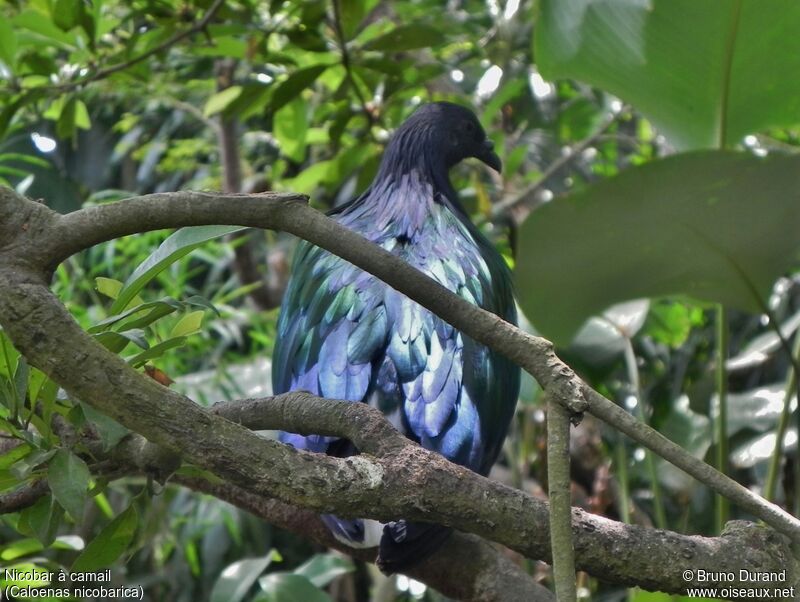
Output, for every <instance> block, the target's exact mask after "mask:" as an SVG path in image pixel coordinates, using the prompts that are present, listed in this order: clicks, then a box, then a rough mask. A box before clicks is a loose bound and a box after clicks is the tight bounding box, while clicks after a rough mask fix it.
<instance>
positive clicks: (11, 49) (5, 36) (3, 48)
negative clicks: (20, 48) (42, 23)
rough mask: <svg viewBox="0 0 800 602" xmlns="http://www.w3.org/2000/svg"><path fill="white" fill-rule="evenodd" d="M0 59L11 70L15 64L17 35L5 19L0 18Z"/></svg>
mask: <svg viewBox="0 0 800 602" xmlns="http://www.w3.org/2000/svg"><path fill="white" fill-rule="evenodd" d="M0 61H2V62H3V63H5V65H6V67H8V68H9V70H11V71H13V70H14V69H15V68H16V65H17V35H16V34H15V33H14V30H13V29H12V28H11V24H10V23H9V22H8V20H7V19H0Z"/></svg>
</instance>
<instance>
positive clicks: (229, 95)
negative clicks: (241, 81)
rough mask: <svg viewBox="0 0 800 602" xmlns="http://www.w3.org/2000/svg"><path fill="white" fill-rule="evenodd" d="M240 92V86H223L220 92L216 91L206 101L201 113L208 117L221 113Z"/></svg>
mask: <svg viewBox="0 0 800 602" xmlns="http://www.w3.org/2000/svg"><path fill="white" fill-rule="evenodd" d="M241 93H242V87H241V86H231V87H230V88H225V89H224V90H222V91H221V92H217V93H216V94H214V95H213V96H211V97H210V98H209V99H208V100H207V101H206V106H205V107H204V108H203V115H205V116H206V117H210V116H212V115H216V114H217V113H221V112H222V111H224V110H225V109H226V107H227V106H228V105H229V104H231V103H232V102H233V101H234V100H236V99H237V98H239V95H240V94H241Z"/></svg>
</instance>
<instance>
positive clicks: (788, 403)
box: [764, 334, 800, 502]
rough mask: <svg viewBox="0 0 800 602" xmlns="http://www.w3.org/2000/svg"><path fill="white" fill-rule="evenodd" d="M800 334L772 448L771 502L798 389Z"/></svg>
mask: <svg viewBox="0 0 800 602" xmlns="http://www.w3.org/2000/svg"><path fill="white" fill-rule="evenodd" d="M798 356H800V334H797V335H795V337H794V345H793V346H792V358H793V359H794V361H791V358H790V365H789V374H788V375H787V378H786V388H785V389H784V393H783V410H782V411H781V416H780V419H779V420H778V426H777V427H775V449H773V450H772V457H771V458H770V461H769V470H768V472H767V481H766V484H765V485H764V497H765V498H766V499H768V500H769V501H770V502H772V501H774V499H775V491H776V490H777V488H778V487H777V486H778V472H779V471H780V466H781V459H782V458H783V440H784V439H785V438H786V430H787V429H788V428H789V418H790V416H791V413H792V412H791V408H792V398H793V397H794V395H795V392H796V390H797V369H796V366H797V362H798V361H800V357H798Z"/></svg>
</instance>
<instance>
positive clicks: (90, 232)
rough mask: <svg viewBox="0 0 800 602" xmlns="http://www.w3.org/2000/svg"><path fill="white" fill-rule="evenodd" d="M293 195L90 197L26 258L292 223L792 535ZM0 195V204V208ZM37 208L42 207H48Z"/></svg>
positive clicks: (714, 476)
mask: <svg viewBox="0 0 800 602" xmlns="http://www.w3.org/2000/svg"><path fill="white" fill-rule="evenodd" d="M5 197H6V200H5V203H3V205H14V204H15V203H16V204H17V205H19V204H20V203H23V204H24V201H22V199H19V198H18V197H16V195H15V194H14V193H13V192H12V191H10V190H9V191H8V194H6V195H5ZM300 198H301V197H300V196H298V195H293V194H275V193H264V194H259V195H219V194H218V195H212V194H207V193H200V192H175V193H161V194H152V195H147V196H144V197H138V198H135V199H130V200H127V201H120V202H118V203H112V204H108V205H102V206H99V207H90V208H87V209H83V210H80V211H76V212H74V213H70V214H68V215H65V216H62V217H55V216H54V215H50V216H46V217H45V216H42V217H41V218H40V219H41V220H43V221H47V222H48V223H50V226H49V227H50V228H51V230H50V237H49V238H48V239H47V240H46V241H41V240H40V241H39V242H38V245H37V246H35V248H31V249H29V250H28V253H35V254H36V257H30V258H29V260H30V261H33V260H36V261H41V262H42V263H41V264H40V265H49V266H51V267H52V266H53V265H55V264H57V263H58V262H60V261H62V260H63V259H65V258H66V257H68V256H69V255H71V254H73V253H75V252H77V251H79V250H80V249H83V248H85V247H87V246H91V245H93V244H97V243H99V242H103V241H105V240H109V239H111V238H116V237H119V236H124V235H126V234H133V233H136V232H142V231H145V230H152V229H157V228H169V227H178V226H186V225H205V224H220V223H222V224H232V225H244V226H253V227H262V228H271V229H278V230H284V231H286V232H290V233H292V234H295V235H296V236H299V237H301V238H305V239H306V240H308V241H310V242H312V243H314V244H316V245H318V246H321V247H323V248H325V249H327V250H329V251H331V252H332V253H334V254H336V255H339V256H340V257H343V258H345V259H347V260H348V261H350V262H351V263H353V264H354V265H357V266H358V267H360V268H362V269H364V270H366V271H368V272H370V273H372V274H374V275H376V276H377V277H378V278H380V279H381V280H383V281H384V282H386V283H388V284H389V285H390V286H392V287H394V288H395V289H397V290H398V291H400V292H402V293H404V294H405V295H407V296H408V297H410V298H411V299H413V300H415V301H417V302H418V303H419V304H420V305H422V306H424V307H426V308H427V309H429V310H431V311H432V312H433V313H435V314H436V315H438V316H440V317H441V318H443V319H445V320H447V322H449V323H450V324H452V325H453V326H455V327H456V328H458V329H459V330H461V331H462V332H464V333H465V334H467V335H469V336H470V337H472V338H473V339H475V340H477V341H480V342H481V343H484V344H485V345H487V346H489V347H491V348H493V349H495V350H497V351H499V352H501V353H503V354H504V355H505V356H506V357H508V358H509V359H510V360H512V361H513V362H515V363H516V364H518V365H519V366H521V367H522V368H523V369H525V370H526V371H527V372H528V373H530V374H531V375H532V376H533V377H534V378H535V379H536V380H537V381H538V382H539V384H540V385H541V386H542V387H543V388H544V389H545V390H547V391H548V392H549V393H550V394H552V395H553V397H554V399H556V400H557V401H558V402H559V403H561V404H564V405H566V406H567V408H568V409H569V410H570V411H572V412H576V413H577V412H581V411H585V410H588V411H589V412H591V413H592V414H594V415H596V416H597V417H599V418H601V419H602V420H604V421H606V422H608V423H609V424H610V425H611V426H613V427H614V428H617V429H618V430H621V431H622V432H623V433H625V434H626V435H628V436H629V437H631V438H632V439H634V440H635V441H637V442H638V443H641V444H642V445H644V446H645V447H647V448H648V449H650V450H652V451H654V452H656V453H657V454H659V455H660V456H661V457H663V458H665V459H667V460H669V461H670V462H671V463H672V464H674V465H675V466H677V467H678V468H680V469H682V470H683V471H685V472H686V473H688V474H689V475H691V476H693V477H695V478H696V479H698V480H700V481H702V482H703V483H705V484H706V485H708V486H709V487H711V488H712V489H714V490H715V491H717V492H718V493H720V494H722V495H724V496H725V497H727V498H728V499H729V500H731V501H732V502H734V503H735V504H737V505H739V506H740V507H741V508H742V509H743V510H746V511H747V512H750V513H751V514H753V515H754V516H757V517H758V518H760V519H761V520H763V521H764V522H766V523H767V524H769V525H771V526H772V527H774V528H775V529H777V530H778V531H780V532H782V533H784V534H786V535H787V536H789V537H790V538H792V540H793V541H794V542H797V543H800V521H798V520H797V519H796V518H795V517H793V516H792V515H790V514H789V513H788V512H786V511H784V510H783V509H781V508H779V507H778V506H776V505H774V504H771V503H769V502H767V501H766V500H764V499H763V498H761V497H759V496H758V495H756V494H755V493H753V492H752V491H750V490H748V489H747V488H745V487H743V486H742V485H740V484H739V483H737V482H736V481H734V480H733V479H731V478H730V477H727V476H726V475H723V474H721V473H719V472H718V471H716V470H715V469H714V468H712V467H711V466H709V465H708V464H706V463H705V462H703V461H702V460H700V459H698V458H695V457H694V456H692V455H691V454H689V453H687V452H686V451H685V450H684V449H682V448H681V447H680V446H678V445H676V444H675V443H673V442H672V441H670V440H669V439H667V438H666V437H664V436H663V435H661V434H660V433H658V432H657V431H655V430H654V429H652V428H650V427H649V426H648V425H646V424H644V423H642V422H639V421H638V420H636V419H635V418H633V417H632V416H631V415H630V414H628V413H627V412H625V411H624V410H623V409H622V408H620V407H619V406H617V405H616V404H615V403H614V402H612V401H611V400H609V399H607V398H605V397H603V396H602V395H600V394H599V393H597V392H596V391H594V390H592V388H591V387H589V386H588V385H587V384H586V383H584V382H583V381H582V380H581V379H580V378H578V377H577V375H576V374H575V373H574V372H573V371H572V369H571V368H570V367H569V366H567V365H566V364H565V363H564V362H562V361H561V360H560V359H559V358H558V356H556V354H555V352H554V349H553V344H552V343H551V342H550V341H547V340H546V339H543V338H541V337H537V336H533V335H530V334H528V333H526V332H523V331H522V330H520V329H519V328H516V327H515V326H513V325H511V324H509V323H508V322H506V321H504V320H503V319H501V318H500V317H498V316H496V315H494V314H492V313H490V312H487V311H485V310H483V309H481V308H479V307H477V306H475V305H472V304H471V303H468V302H467V301H465V300H464V299H461V298H460V297H459V296H458V295H456V294H455V293H453V292H451V291H449V290H448V289H446V288H445V287H443V286H442V285H440V284H439V283H437V282H435V281H434V280H433V279H431V278H429V277H427V276H426V275H424V274H422V273H421V272H419V271H418V270H416V269H414V268H413V267H412V266H410V265H409V264H407V263H406V262H404V261H403V260H402V259H400V258H398V257H395V256H394V255H392V254H391V253H389V252H388V251H386V250H384V249H381V248H379V247H377V246H375V245H372V244H370V243H369V242H367V241H366V240H364V238H362V237H361V236H359V235H358V234H356V233H355V232H352V231H350V230H348V229H347V228H344V227H342V226H341V225H339V224H337V223H336V222H334V221H333V220H331V219H330V218H328V217H326V216H325V215H323V214H321V213H319V212H318V211H315V210H314V209H311V208H310V207H308V206H307V205H305V204H303V203H299V202H297V200H299V199H300ZM12 199H16V200H12ZM2 200H3V199H0V202H2ZM3 205H0V218H2V215H3ZM19 208H20V210H22V207H19ZM39 211H46V208H42V209H40V210H39ZM0 240H2V237H0Z"/></svg>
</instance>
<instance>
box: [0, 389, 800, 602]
mask: <svg viewBox="0 0 800 602" xmlns="http://www.w3.org/2000/svg"><path fill="white" fill-rule="evenodd" d="M161 390H162V391H166V392H169V393H172V392H171V391H169V390H168V389H163V388H162V389H161ZM159 403H164V401H161V402H159ZM212 411H213V414H215V415H216V416H217V417H223V418H225V419H229V420H231V421H235V422H240V423H241V424H242V425H244V426H247V427H249V428H252V429H280V430H295V431H299V432H301V433H312V432H313V433H322V434H329V435H334V436H341V437H352V438H353V440H354V442H357V444H359V445H361V446H363V447H365V448H368V449H369V452H368V454H367V455H364V456H359V459H360V460H362V461H363V463H362V466H364V467H369V468H368V469H367V470H366V472H367V473H372V474H375V473H378V472H380V471H384V472H385V473H386V476H385V480H389V479H392V478H400V476H399V475H405V476H404V477H403V480H404V481H406V484H405V485H404V484H402V483H400V484H399V485H400V489H403V488H413V489H412V491H411V495H409V492H406V494H405V495H406V498H407V499H406V500H404V501H402V502H401V504H406V508H407V510H406V512H405V513H403V512H402V511H400V510H392V511H390V512H395V514H393V516H395V517H397V516H401V515H402V516H412V515H413V516H418V517H425V518H426V519H427V520H437V521H438V522H446V520H450V521H451V522H448V523H447V524H453V525H454V526H458V525H456V524H455V522H453V518H454V517H456V519H457V521H458V522H459V524H460V527H459V528H467V529H469V530H471V531H473V532H475V533H478V534H481V535H484V536H486V535H487V534H490V535H489V537H490V538H491V539H494V540H495V541H499V542H501V543H503V544H505V545H506V546H508V547H510V548H512V549H514V550H516V551H518V552H520V553H522V554H524V555H526V556H528V557H530V558H536V559H543V560H546V561H547V560H549V559H550V557H551V555H550V541H549V527H548V521H549V516H550V512H549V507H548V504H547V503H546V502H543V501H541V500H538V499H536V498H533V497H531V496H528V495H526V494H524V493H522V492H520V491H518V490H515V489H511V488H509V487H506V486H504V485H502V484H500V483H496V482H494V481H490V480H488V479H485V478H483V477H480V476H478V475H477V474H475V473H473V472H471V471H468V470H466V469H463V468H461V467H458V466H456V465H453V464H451V463H449V462H447V461H445V460H443V458H442V457H441V456H438V455H437V454H434V453H432V452H429V451H427V450H424V449H422V448H421V447H419V446H418V445H417V444H415V443H413V442H412V441H410V440H409V439H406V438H405V437H403V436H402V435H400V434H399V433H398V432H397V431H396V430H394V428H393V427H392V426H391V425H390V424H389V423H388V422H387V421H386V419H385V417H384V416H383V415H382V414H381V413H380V412H378V411H377V410H375V409H374V408H371V407H370V406H368V405H365V404H353V403H350V402H347V401H339V400H331V399H325V398H320V397H315V396H313V395H310V394H309V393H306V392H292V393H285V394H282V395H277V396H274V397H269V398H263V399H243V400H237V401H231V402H221V403H218V404H216V405H215V406H214V407H213V409H212ZM190 427H191V425H190V424H187V428H189V429H190ZM190 430H191V429H190ZM384 436H385V437H386V442H384V441H383V440H382V438H383V437H384ZM375 438H377V441H375V440H374V439H375ZM262 441H263V440H262ZM265 443H269V442H265ZM199 444H200V445H202V444H203V442H202V441H200V442H199ZM233 445H238V443H235V442H234V443H233ZM277 447H278V449H281V450H283V451H285V452H286V453H290V452H294V454H295V455H296V454H297V453H298V452H295V451H294V450H292V449H291V448H288V447H286V446H277ZM417 454H419V456H417ZM299 455H300V458H301V460H300V461H299V462H298V465H295V466H294V468H293V469H292V470H295V471H298V472H304V471H306V472H307V471H309V470H313V464H314V463H316V462H324V461H326V460H330V461H333V462H334V463H342V462H343V460H339V459H333V458H327V457H326V456H323V455H316V454H308V453H300V454H299ZM110 457H111V458H114V459H117V461H118V470H117V473H118V474H117V475H116V476H123V474H125V473H124V471H127V472H128V473H131V471H133V473H134V474H141V473H143V472H144V473H147V474H152V473H153V472H156V473H158V474H164V473H166V472H168V471H171V470H174V469H175V468H176V465H175V458H174V454H170V453H169V452H168V451H166V450H164V449H159V448H158V447H157V446H154V445H152V444H151V443H148V442H147V441H146V440H145V439H144V438H142V437H140V436H133V437H130V438H128V439H126V440H124V441H123V442H122V443H121V444H120V446H119V448H118V449H116V450H114V451H113V452H112V453H111V455H110ZM270 457H271V456H270ZM416 457H418V459H417V460H413V458H416ZM410 458H411V459H412V460H409V459H410ZM384 459H385V461H384ZM270 461H271V460H270V459H269V458H265V459H264V462H270ZM387 467H388V471H387ZM257 468H258V467H256V466H253V473H252V474H253V475H254V476H253V479H257V478H260V477H259V476H258V474H259V473H257V472H256V470H257ZM453 471H454V472H453ZM220 476H223V475H220ZM278 478H280V477H278ZM172 480H173V482H176V483H179V484H182V485H186V486H189V487H191V488H193V489H198V490H200V491H205V492H207V493H212V494H214V495H218V497H220V498H221V499H225V500H227V501H230V502H231V503H233V504H235V505H237V506H239V507H242V508H245V509H248V510H250V511H251V512H253V513H254V514H257V515H259V516H262V517H263V518H265V520H268V521H269V522H271V523H273V524H275V525H277V526H280V527H283V528H286V529H289V530H291V531H294V532H297V533H300V534H302V535H304V536H308V537H309V538H311V539H314V540H315V541H318V542H319V543H323V544H325V545H328V544H329V543H331V540H332V536H331V535H330V534H329V533H328V532H327V530H325V533H323V534H320V533H319V523H318V521H317V520H316V518H314V519H313V520H311V518H310V517H312V516H313V517H316V514H315V513H314V512H312V511H310V510H307V509H304V508H300V509H298V508H297V507H296V504H299V505H300V506H304V507H308V506H309V502H308V500H309V499H310V498H314V496H315V495H317V492H316V491H314V490H311V489H306V490H303V491H302V492H301V493H300V495H301V496H303V497H295V500H297V499H299V500H301V501H300V502H298V501H292V502H289V503H286V502H285V501H280V500H276V499H274V495H273V494H272V493H254V492H253V487H252V486H249V487H248V486H238V485H232V484H231V483H230V481H226V482H223V483H218V484H212V483H209V482H206V481H205V480H202V479H199V480H198V479H194V478H188V477H185V476H180V475H176V476H174V477H173V479H172ZM409 480H410V481H409ZM409 482H410V483H411V484H410V485H409V484H408V483H409ZM321 484H322V483H321V482H319V481H317V485H321ZM251 485H252V484H251ZM364 487H369V485H367V484H366V483H365V479H364V478H363V477H362V478H360V479H359V480H357V481H355V482H351V483H346V484H345V485H344V486H343V487H340V488H339V489H337V491H338V493H337V495H338V496H339V497H340V498H341V497H344V496H349V495H353V494H354V493H355V492H356V491H357V490H359V489H361V488H364ZM372 489H373V490H374V495H373V496H372V498H373V500H372V502H371V503H370V505H369V506H364V507H365V508H367V507H368V508H370V509H371V511H372V512H373V515H372V516H375V515H374V512H376V511H380V509H381V508H384V507H389V508H393V507H394V505H393V504H392V502H391V501H389V500H387V499H386V496H388V495H395V493H391V494H390V493H383V492H382V491H381V490H379V489H376V488H375V487H374V486H372ZM414 492H418V493H419V495H414ZM44 493H46V487H45V488H44V490H42V491H40V494H44ZM36 499H37V498H36V497H33V496H31V497H30V498H29V499H28V501H29V503H34V502H35V501H36ZM0 507H2V498H0ZM347 507H348V508H349V506H347ZM328 508H329V509H328V511H335V512H337V513H340V512H339V510H338V508H336V507H333V508H331V507H328ZM19 509H21V506H20V505H17V506H16V507H15V508H14V510H19ZM421 510H422V511H421ZM364 512H367V510H365V511H364ZM397 512H400V514H397ZM362 514H363V513H362ZM364 515H366V514H364ZM381 516H384V515H381ZM444 517H450V518H449V519H444ZM384 518H385V516H384ZM309 522H310V524H308V523H309ZM572 536H573V538H574V542H575V545H574V547H575V550H576V556H577V566H578V568H579V569H581V570H585V571H588V572H590V573H592V574H595V575H599V576H601V577H602V579H603V580H604V581H608V582H612V583H620V584H623V585H640V586H642V587H647V588H653V589H661V590H664V591H674V592H681V591H685V588H686V587H691V586H692V585H699V586H702V585H706V586H708V585H709V584H708V583H705V584H703V582H698V583H695V584H692V583H689V582H686V581H685V580H684V579H683V575H682V573H683V571H684V570H687V569H688V568H691V569H696V568H698V567H700V568H705V567H708V570H713V571H721V572H734V573H736V574H737V575H738V571H739V569H741V568H750V569H751V570H754V567H756V568H757V570H760V571H779V570H781V569H783V568H785V567H786V566H788V563H789V562H790V551H789V550H788V547H787V545H786V544H785V542H783V541H782V540H781V538H780V536H778V535H776V534H775V533H774V532H773V531H771V530H769V529H766V528H763V527H757V526H755V525H752V524H749V523H746V522H738V523H730V524H729V525H728V529H727V531H726V533H725V534H723V536H722V537H718V538H705V537H695V536H685V535H680V534H677V533H671V532H668V531H660V530H656V529H651V528H647V527H642V526H632V525H625V524H623V523H619V522H616V521H612V520H609V519H606V518H602V517H599V516H595V515H592V514H589V513H586V512H583V511H581V510H578V509H573V510H572ZM464 537H466V536H464ZM333 541H335V540H333ZM453 542H454V543H455V544H456V545H452V544H448V546H447V547H446V548H445V549H444V550H443V551H442V552H441V553H440V554H437V555H436V556H435V558H434V561H433V562H434V564H433V566H434V567H436V566H439V567H443V570H444V573H447V571H448V570H449V571H450V572H452V571H454V570H455V569H453V568H452V566H451V567H450V569H447V560H446V559H447V558H448V557H449V555H450V554H451V552H452V551H453V550H457V549H459V548H460V546H462V545H466V546H468V548H467V549H468V550H472V552H470V553H469V554H465V555H466V556H470V555H471V554H472V553H474V554H476V555H480V557H481V558H482V559H483V561H486V560H487V554H489V552H488V549H487V547H481V548H476V547H475V546H476V545H477V544H475V543H474V542H475V540H474V539H473V538H469V537H467V539H466V540H465V539H462V536H461V535H457V536H456V539H455V540H453ZM468 542H472V543H468ZM484 546H486V544H484ZM333 547H336V548H337V549H340V550H343V551H347V552H348V553H352V554H354V555H356V556H357V557H359V558H364V559H366V560H374V550H373V551H363V550H362V551H358V550H351V549H350V548H347V547H346V546H343V545H341V544H335V545H333ZM481 550H482V551H481ZM743 550H747V564H746V566H743V560H742V558H743ZM462 553H463V551H462ZM451 562H452V561H451ZM489 565H490V566H504V565H505V563H504V562H503V561H502V560H500V559H497V558H494V559H492V560H491V562H490V563H489ZM503 570H504V571H505V572H507V571H509V570H511V569H510V568H507V569H503ZM430 574H433V575H436V574H438V573H437V569H434V568H431V567H429V566H428V565H427V563H426V565H425V566H424V567H419V568H418V570H415V571H414V572H413V573H412V574H411V576H414V577H417V578H419V579H420V580H422V581H424V582H426V583H429V584H430V585H432V586H433V587H436V588H437V589H440V591H443V592H444V593H447V592H453V591H454V590H453V589H448V587H447V585H446V583H445V582H440V581H437V580H436V579H444V580H445V581H446V579H445V577H443V576H440V577H434V578H433V579H434V580H433V581H428V580H427V577H426V575H430ZM791 578H792V574H791V573H789V577H788V579H791ZM475 579H476V583H477V582H478V581H479V582H481V583H485V582H486V580H489V581H491V577H490V576H489V575H486V574H484V573H476V575H475ZM514 579H517V577H514ZM458 581H460V579H459V580H458ZM789 582H791V581H789ZM463 585H464V584H461V585H454V584H451V585H450V588H453V587H456V588H458V587H462V586H463ZM727 585H729V586H731V587H733V586H734V585H732V584H727ZM520 586H521V585H520ZM735 586H736V587H748V585H747V584H745V583H739V584H735ZM470 587H472V586H470ZM476 587H477V586H476ZM749 587H753V584H752V583H751V584H749ZM457 591H459V594H458V596H456V597H459V596H464V594H463V591H462V590H457ZM448 595H452V594H448ZM476 596H477V594H476ZM465 597H466V598H467V599H470V598H469V597H468V596H465ZM475 599H476V600H480V599H483V598H481V597H480V596H477V597H476V598H475ZM499 599H509V600H519V599H520V598H519V597H517V598H515V597H513V596H512V597H510V598H499ZM522 599H527V598H524V597H523V598H522Z"/></svg>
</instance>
